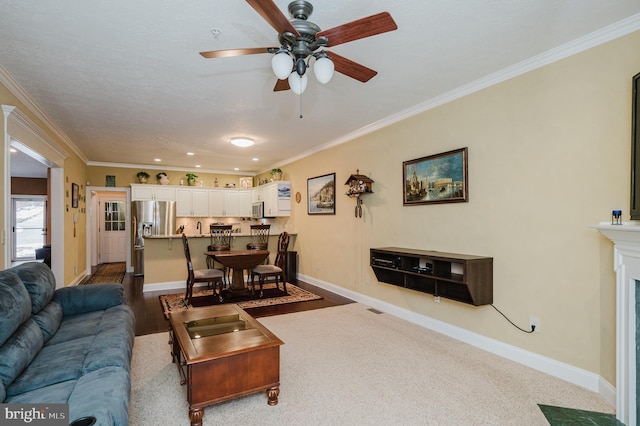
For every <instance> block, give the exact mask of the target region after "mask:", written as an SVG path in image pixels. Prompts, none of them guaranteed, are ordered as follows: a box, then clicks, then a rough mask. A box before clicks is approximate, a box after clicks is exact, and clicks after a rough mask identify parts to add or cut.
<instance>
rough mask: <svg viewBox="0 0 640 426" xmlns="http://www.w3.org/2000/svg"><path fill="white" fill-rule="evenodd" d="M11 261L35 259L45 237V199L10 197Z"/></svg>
mask: <svg viewBox="0 0 640 426" xmlns="http://www.w3.org/2000/svg"><path fill="white" fill-rule="evenodd" d="M12 200H13V203H12V204H13V260H28V259H35V258H36V249H39V248H42V246H43V245H44V243H45V236H46V225H45V223H46V217H47V201H46V198H45V197H37V196H29V197H18V196H14V197H12Z"/></svg>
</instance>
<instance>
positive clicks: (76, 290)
mask: <svg viewBox="0 0 640 426" xmlns="http://www.w3.org/2000/svg"><path fill="white" fill-rule="evenodd" d="M134 326H135V319H134V316H133V313H132V311H131V309H130V308H129V307H128V306H127V305H125V304H124V291H123V287H122V285H121V284H91V285H82V286H75V287H64V288H60V289H58V290H56V284H55V277H54V276H53V273H52V272H51V269H49V267H48V266H46V265H44V264H42V263H36V262H31V263H25V264H22V265H20V266H16V267H14V268H11V269H7V270H4V271H0V345H1V346H0V401H2V402H4V403H15V404H69V421H70V422H73V421H74V420H76V419H78V418H82V417H90V416H93V417H95V418H96V423H95V424H96V425H122V426H126V425H128V419H129V413H128V409H129V395H130V391H131V381H130V374H129V373H130V365H131V355H132V349H133V341H134V330H135V327H134Z"/></svg>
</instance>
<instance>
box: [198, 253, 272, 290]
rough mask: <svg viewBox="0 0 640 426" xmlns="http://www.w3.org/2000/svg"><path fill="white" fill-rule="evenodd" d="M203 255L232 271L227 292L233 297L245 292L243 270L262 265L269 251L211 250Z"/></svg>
mask: <svg viewBox="0 0 640 426" xmlns="http://www.w3.org/2000/svg"><path fill="white" fill-rule="evenodd" d="M204 254H205V255H206V256H207V257H212V258H213V259H214V260H215V261H217V262H219V263H222V264H223V265H224V266H225V267H226V268H231V269H232V270H233V275H232V278H231V285H230V286H229V291H230V293H231V295H232V296H233V295H234V293H235V294H237V293H246V292H247V289H246V288H245V283H244V270H245V269H248V270H250V269H252V268H254V267H255V266H257V265H259V264H260V263H262V262H263V261H264V260H265V259H266V258H267V257H268V256H269V250H217V251H216V250H213V251H206V252H204Z"/></svg>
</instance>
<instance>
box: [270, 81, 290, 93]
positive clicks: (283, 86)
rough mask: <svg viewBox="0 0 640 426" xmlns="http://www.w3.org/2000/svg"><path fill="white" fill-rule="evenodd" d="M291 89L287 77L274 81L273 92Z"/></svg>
mask: <svg viewBox="0 0 640 426" xmlns="http://www.w3.org/2000/svg"><path fill="white" fill-rule="evenodd" d="M289 89H291V87H289V80H288V79H284V80H278V81H276V85H275V87H274V88H273V91H274V92H282V91H283V90H289Z"/></svg>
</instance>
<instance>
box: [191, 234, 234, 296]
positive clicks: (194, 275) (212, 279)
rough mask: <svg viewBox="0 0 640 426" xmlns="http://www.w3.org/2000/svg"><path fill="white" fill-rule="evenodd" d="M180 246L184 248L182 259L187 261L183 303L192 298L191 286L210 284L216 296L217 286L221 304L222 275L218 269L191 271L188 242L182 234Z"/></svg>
mask: <svg viewBox="0 0 640 426" xmlns="http://www.w3.org/2000/svg"><path fill="white" fill-rule="evenodd" d="M182 245H183V246H184V257H185V258H186V260H187V274H188V275H187V289H186V291H185V295H184V296H185V301H186V302H187V304H190V303H191V297H192V296H193V285H194V284H195V283H212V285H213V294H214V295H215V294H216V286H219V290H218V293H217V294H218V298H219V299H220V301H221V302H222V287H223V285H224V282H223V279H224V273H223V272H222V271H221V270H219V269H195V270H194V269H193V263H191V252H190V251H189V241H188V240H187V236H186V235H185V234H182Z"/></svg>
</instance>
